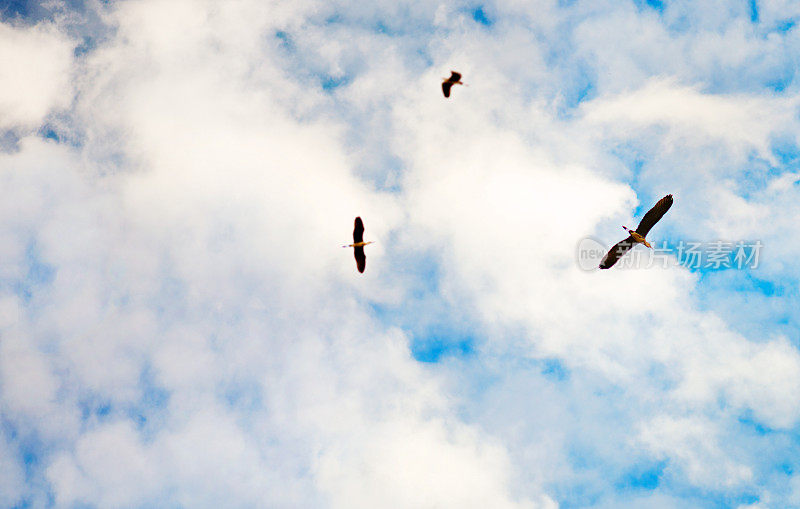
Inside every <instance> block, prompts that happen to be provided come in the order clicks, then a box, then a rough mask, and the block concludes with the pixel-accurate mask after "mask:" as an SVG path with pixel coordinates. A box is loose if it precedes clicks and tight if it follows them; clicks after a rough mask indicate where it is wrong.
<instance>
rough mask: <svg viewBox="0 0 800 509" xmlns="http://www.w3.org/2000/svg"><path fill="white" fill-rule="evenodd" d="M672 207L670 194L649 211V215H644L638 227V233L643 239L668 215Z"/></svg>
mask: <svg viewBox="0 0 800 509" xmlns="http://www.w3.org/2000/svg"><path fill="white" fill-rule="evenodd" d="M671 206H672V195H671V194H668V195H666V196H665V197H663V198H661V199H660V200H658V203H656V204H655V205H654V206H653V208H652V209H650V210H648V211H647V214H645V215H644V217H643V218H642V221H641V222H640V223H639V226H637V227H636V233H638V234H639V235H641V236H642V237H646V236H647V232H649V231H650V228H652V227H653V225H655V224H656V223H657V222H658V220H659V219H661V218H662V217H664V214H666V213H667V211H668V210H669V208H670V207H671Z"/></svg>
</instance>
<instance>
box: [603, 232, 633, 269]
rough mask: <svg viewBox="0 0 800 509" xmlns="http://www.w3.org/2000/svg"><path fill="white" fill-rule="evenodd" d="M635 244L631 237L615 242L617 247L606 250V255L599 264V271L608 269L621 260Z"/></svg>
mask: <svg viewBox="0 0 800 509" xmlns="http://www.w3.org/2000/svg"><path fill="white" fill-rule="evenodd" d="M635 244H636V241H635V240H633V237H631V236H628V238H627V239H625V240H621V241H619V242H617V245H615V246H614V247H612V248H611V249H609V250H608V253H606V255H605V256H604V257H603V260H602V261H601V262H600V268H601V269H610V268H611V267H613V266H614V264H615V263H617V260H619V259H620V258H622V255H624V254H625V253H627V252H628V251H629V250H630V248H632V247H633V246H634V245H635Z"/></svg>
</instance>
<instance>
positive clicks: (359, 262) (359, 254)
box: [342, 217, 372, 273]
mask: <svg viewBox="0 0 800 509" xmlns="http://www.w3.org/2000/svg"><path fill="white" fill-rule="evenodd" d="M367 244H372V241H369V242H364V222H363V221H361V217H356V222H355V227H354V228H353V243H352V244H348V245H346V246H342V247H352V248H353V256H355V258H356V268H358V271H359V272H362V273H363V272H364V269H366V268H367V255H366V254H364V246H366V245H367Z"/></svg>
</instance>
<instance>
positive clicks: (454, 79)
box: [447, 71, 461, 83]
mask: <svg viewBox="0 0 800 509" xmlns="http://www.w3.org/2000/svg"><path fill="white" fill-rule="evenodd" d="M447 81H449V82H451V83H455V82H457V81H461V73H460V72H455V71H450V77H449V78H447Z"/></svg>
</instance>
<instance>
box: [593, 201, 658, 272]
mask: <svg viewBox="0 0 800 509" xmlns="http://www.w3.org/2000/svg"><path fill="white" fill-rule="evenodd" d="M671 206H672V195H671V194H668V195H666V196H665V197H663V198H661V199H660V200H658V203H656V204H655V206H653V208H652V209H650V210H648V211H647V214H645V215H644V217H643V218H642V221H641V222H640V223H639V226H637V227H636V230H631V229H630V228H628V227H627V226H623V227H622V228H623V229H624V230H625V231H626V232H628V233H629V234H630V235H628V238H627V239H625V240H622V241H620V242H618V243H617V245H616V246H614V247H612V248H611V250H610V251H609V252H608V253H606V255H605V256H604V257H603V260H602V261H601V262H600V268H601V269H608V268H611V267H612V266H613V265H614V264H615V263H617V260H619V259H620V258H621V257H622V255H624V254H625V253H627V252H628V250H629V249H631V248H632V247H633V246H635V245H636V244H644V245H645V246H647V247H649V248H650V249H652V248H653V246H651V245H650V243H649V242H647V240H646V239H645V236H646V235H647V232H649V231H650V228H652V227H653V225H655V224H656V223H657V222H658V221H659V219H661V218H662V217H664V214H666V213H667V211H668V210H669V208H670V207H671Z"/></svg>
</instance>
